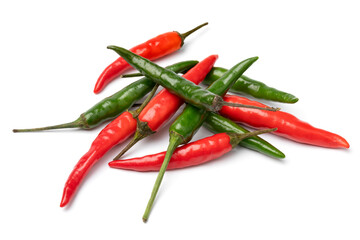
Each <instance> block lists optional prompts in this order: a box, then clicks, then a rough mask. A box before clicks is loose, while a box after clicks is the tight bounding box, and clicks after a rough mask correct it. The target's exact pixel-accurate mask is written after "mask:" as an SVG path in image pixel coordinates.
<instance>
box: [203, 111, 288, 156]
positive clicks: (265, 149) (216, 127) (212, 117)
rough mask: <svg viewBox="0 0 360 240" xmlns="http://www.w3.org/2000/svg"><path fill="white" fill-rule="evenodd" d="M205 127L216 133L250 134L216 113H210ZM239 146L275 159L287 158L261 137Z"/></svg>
mask: <svg viewBox="0 0 360 240" xmlns="http://www.w3.org/2000/svg"><path fill="white" fill-rule="evenodd" d="M203 126H204V127H206V128H207V129H209V130H210V131H212V132H214V133H235V134H243V133H248V132H249V131H248V130H246V129H245V128H243V127H241V126H239V125H238V124H236V123H234V122H233V121H231V120H230V119H228V118H225V117H223V116H220V115H218V114H216V113H208V116H207V117H206V119H205V122H204V124H203ZM239 146H241V147H245V148H248V149H251V150H254V151H257V152H260V153H263V154H265V155H267V156H270V157H273V158H285V154H284V153H283V152H281V151H280V150H279V149H277V148H276V147H274V146H273V145H271V144H270V143H268V142H267V141H265V140H264V139H262V138H261V137H259V136H253V137H248V138H245V139H244V140H242V141H241V142H240V143H239Z"/></svg>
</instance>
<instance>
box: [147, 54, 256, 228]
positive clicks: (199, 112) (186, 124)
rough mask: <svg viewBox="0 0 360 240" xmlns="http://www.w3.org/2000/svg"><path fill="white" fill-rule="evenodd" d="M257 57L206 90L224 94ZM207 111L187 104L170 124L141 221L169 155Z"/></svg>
mask: <svg viewBox="0 0 360 240" xmlns="http://www.w3.org/2000/svg"><path fill="white" fill-rule="evenodd" d="M257 59H258V57H253V58H249V59H247V60H244V61H242V62H240V63H238V64H236V65H235V66H234V67H232V68H231V69H230V70H229V71H227V72H226V73H225V74H224V75H223V76H222V77H221V78H219V79H218V80H217V81H215V82H214V83H213V84H211V85H210V86H209V87H208V89H207V90H208V91H209V92H211V93H214V94H218V95H217V96H219V95H220V96H222V95H224V94H225V93H226V92H227V91H228V90H229V88H231V86H232V85H233V84H234V83H235V81H236V80H237V79H238V78H239V77H240V76H241V75H242V74H243V73H244V72H245V71H246V69H248V68H249V67H250V66H251V65H252V64H253V63H254V62H255V61H256V60H257ZM208 113H209V112H207V111H206V110H205V109H199V108H197V107H195V106H192V105H190V104H187V105H186V107H185V109H184V110H183V112H182V113H181V114H180V115H179V116H178V117H177V119H176V120H175V121H174V123H173V124H171V126H170V128H169V136H170V139H169V145H168V148H167V150H166V155H165V158H164V161H163V164H162V166H161V168H160V171H159V174H158V177H157V179H156V181H155V185H154V188H153V191H152V193H151V197H150V199H149V202H148V205H147V207H146V210H145V213H144V216H143V221H144V222H146V221H147V219H148V217H149V214H150V210H151V208H152V205H153V203H154V200H155V197H156V194H157V192H158V190H159V187H160V184H161V181H162V179H163V177H164V174H165V171H166V168H167V166H168V164H169V161H170V159H171V156H172V154H173V152H174V151H175V149H176V148H177V146H179V145H180V144H184V143H187V142H188V141H190V140H191V138H192V136H193V135H194V134H195V133H196V131H197V130H198V129H199V128H200V126H201V125H202V123H203V122H204V120H205V119H206V117H207V115H208Z"/></svg>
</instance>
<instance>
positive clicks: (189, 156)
mask: <svg viewBox="0 0 360 240" xmlns="http://www.w3.org/2000/svg"><path fill="white" fill-rule="evenodd" d="M268 131H272V129H271V130H266V131H265V132H268ZM259 133H263V132H249V133H246V134H232V133H218V134H215V135H213V136H210V137H206V138H203V139H200V140H198V141H195V142H192V143H188V144H186V145H183V146H181V147H179V148H177V149H176V150H175V151H174V154H173V155H172V156H171V160H170V162H169V165H168V169H169V170H172V169H180V168H186V167H191V166H197V165H200V164H204V163H206V162H209V161H211V160H214V159H217V158H219V157H221V156H222V155H224V154H225V153H228V152H230V151H231V149H233V148H234V147H235V146H236V145H237V144H239V143H240V142H241V141H242V140H243V139H246V138H247V137H249V136H254V134H259ZM165 155H166V152H161V153H157V154H152V155H147V156H144V157H138V158H132V159H125V160H116V161H112V162H109V166H110V167H112V168H120V169H126V170H133V171H140V172H148V171H158V170H159V169H160V168H161V165H162V163H163V161H164V158H165Z"/></svg>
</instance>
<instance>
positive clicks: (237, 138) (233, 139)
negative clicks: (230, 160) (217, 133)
mask: <svg viewBox="0 0 360 240" xmlns="http://www.w3.org/2000/svg"><path fill="white" fill-rule="evenodd" d="M276 130H277V128H270V129H262V130H257V131H252V132H247V133H241V134H238V133H226V134H227V135H229V137H230V144H231V146H232V147H235V146H237V145H238V144H239V143H240V142H241V141H242V140H244V139H245V138H249V137H253V136H257V135H260V134H263V133H269V132H274V131H276Z"/></svg>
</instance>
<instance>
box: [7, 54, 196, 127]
mask: <svg viewBox="0 0 360 240" xmlns="http://www.w3.org/2000/svg"><path fill="white" fill-rule="evenodd" d="M197 63H198V61H184V62H179V63H176V64H173V65H171V66H168V67H167V69H169V70H170V71H174V72H184V71H186V70H189V69H190V68H192V67H193V66H195V65H196V64H197ZM154 86H155V83H154V81H152V80H150V79H149V78H146V77H144V78H142V79H140V80H138V81H136V82H133V83H131V84H129V85H128V86H126V87H125V88H123V89H122V90H120V91H118V92H116V93H115V94H113V95H111V96H109V97H107V98H104V99H103V100H101V101H100V102H98V103H97V104H95V105H94V106H93V107H92V108H90V109H89V110H87V111H86V112H84V113H82V114H81V115H80V117H79V118H78V119H76V120H75V121H73V122H69V123H64V124H59V125H55V126H49V127H41V128H31V129H14V130H13V132H35V131H43V130H50V129H59V128H82V129H92V128H94V127H96V126H98V125H100V124H101V123H103V122H104V121H106V120H109V119H113V118H116V117H117V116H118V115H119V114H121V113H122V112H124V111H125V110H126V109H128V108H130V107H131V106H132V105H133V104H134V102H136V101H138V100H139V99H141V98H143V97H144V96H145V95H146V94H147V93H149V92H150V91H151V89H153V87H154Z"/></svg>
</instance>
